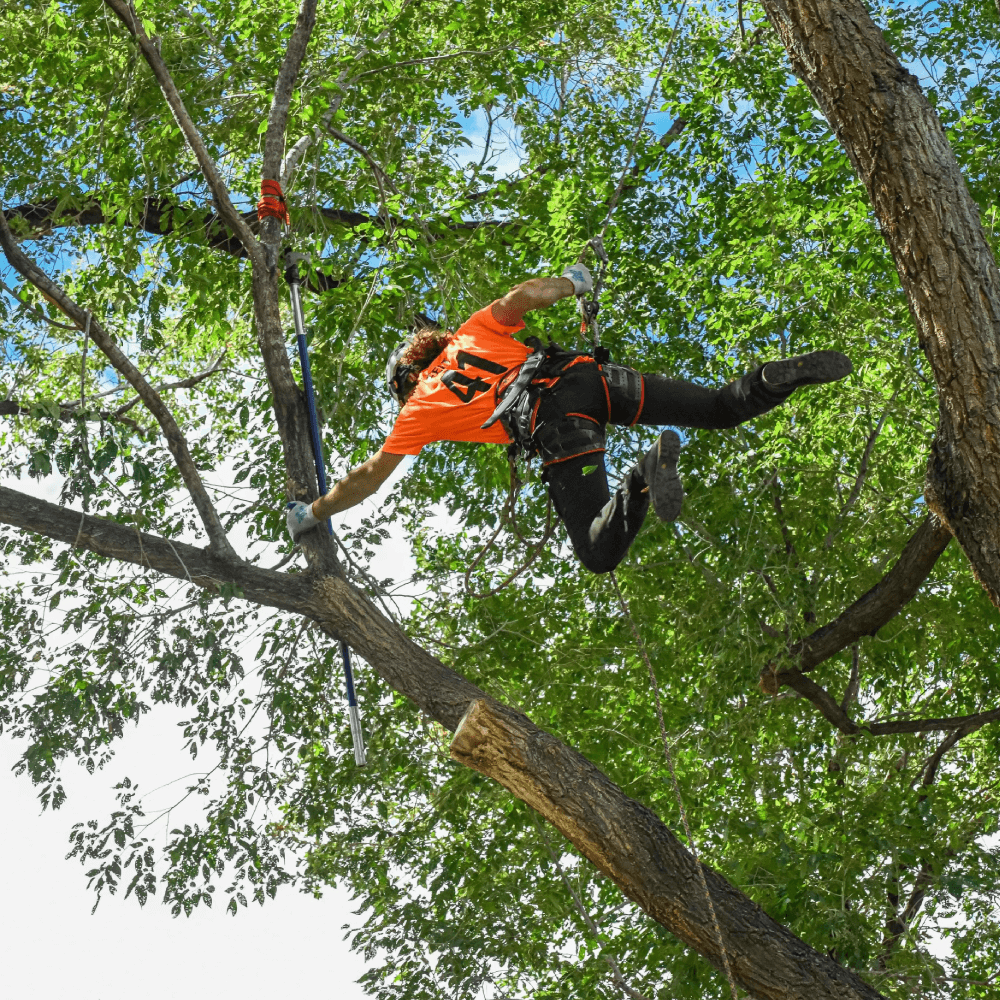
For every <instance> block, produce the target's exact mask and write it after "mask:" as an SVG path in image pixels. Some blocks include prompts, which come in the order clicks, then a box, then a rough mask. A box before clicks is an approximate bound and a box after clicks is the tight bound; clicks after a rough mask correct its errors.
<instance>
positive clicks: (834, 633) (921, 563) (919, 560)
mask: <svg viewBox="0 0 1000 1000" xmlns="http://www.w3.org/2000/svg"><path fill="white" fill-rule="evenodd" d="M950 539H951V532H950V531H949V530H948V529H947V528H946V527H945V526H944V525H943V524H942V523H941V521H940V519H939V518H938V517H937V516H935V515H934V514H928V515H927V517H925V518H924V520H923V522H922V523H921V525H920V527H919V528H918V529H917V530H916V532H915V533H914V535H913V537H912V538H911V539H910V540H909V541H908V542H907V543H906V547H905V548H904V549H903V553H902V555H901V556H900V557H899V559H898V560H897V561H896V564H895V565H894V566H893V567H892V569H891V570H889V572H888V573H887V574H886V575H885V576H884V577H883V578H882V579H881V580H880V581H879V582H878V583H876V584H875V586H874V587H872V588H871V589H870V590H869V591H868V592H867V593H865V594H863V595H862V596H861V597H859V598H858V599H857V600H856V601H855V602H854V603H853V604H852V605H851V606H850V607H848V608H847V609H846V610H845V611H844V612H842V613H841V614H840V615H839V616H838V617H837V618H836V619H834V621H832V622H830V623H829V624H828V625H824V626H822V627H821V628H818V629H816V631H815V632H813V633H812V634H811V635H808V636H806V637H805V638H804V639H800V640H799V641H798V642H796V643H793V644H792V645H791V646H789V647H788V651H787V653H786V654H785V657H787V659H788V660H790V661H791V663H793V664H795V667H796V668H797V670H796V672H799V673H801V672H804V671H809V670H813V669H814V668H815V667H817V666H819V664H820V663H822V662H823V661H824V660H828V659H829V658H830V657H831V656H834V655H836V654H837V653H839V652H840V651H841V650H842V649H845V648H846V647H847V646H850V645H851V643H853V642H857V640H858V639H860V638H861V637H862V636H864V635H874V634H875V633H876V632H877V631H878V630H879V629H880V628H881V627H882V626H883V625H885V624H886V623H887V622H889V621H891V620H892V618H894V617H895V616H896V615H897V614H898V613H899V612H900V610H901V609H902V608H903V607H904V606H905V605H906V604H907V603H908V602H909V601H910V600H912V599H913V596H914V595H915V594H916V592H917V590H918V589H919V588H920V585H921V584H922V583H923V582H924V580H925V579H927V575H928V574H929V573H930V571H931V569H933V567H934V563H935V562H937V559H938V557H939V556H940V555H941V553H942V552H944V550H945V548H946V547H947V545H948V542H949V540H950ZM785 657H782V659H783V660H784V658H785ZM791 676H792V671H791V669H790V668H781V669H779V665H778V664H777V663H770V664H768V666H766V667H765V668H764V669H763V670H762V671H761V687H762V688H763V689H764V691H765V692H767V693H768V694H776V693H777V691H778V689H779V688H780V687H781V685H782V684H789V683H790V679H789V678H791Z"/></svg>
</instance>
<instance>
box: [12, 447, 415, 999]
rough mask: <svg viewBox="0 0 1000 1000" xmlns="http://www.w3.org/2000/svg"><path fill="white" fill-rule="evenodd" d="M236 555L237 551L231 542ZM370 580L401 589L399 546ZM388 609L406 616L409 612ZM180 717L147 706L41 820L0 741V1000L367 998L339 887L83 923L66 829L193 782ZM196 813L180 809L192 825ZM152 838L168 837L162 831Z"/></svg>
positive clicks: (112, 912)
mask: <svg viewBox="0 0 1000 1000" xmlns="http://www.w3.org/2000/svg"><path fill="white" fill-rule="evenodd" d="M411 464H412V459H407V460H406V461H405V462H403V463H401V464H400V466H399V467H398V468H397V469H396V471H395V472H394V474H393V476H392V477H391V478H390V479H389V480H388V481H387V482H386V483H385V484H384V485H383V486H382V488H381V489H380V490H379V493H378V494H377V495H376V496H375V497H373V498H371V499H369V500H367V501H365V502H364V503H363V504H361V505H359V506H358V507H357V508H355V509H354V510H353V511H351V512H350V515H349V516H348V515H343V516H342V519H341V518H338V523H349V524H350V525H351V526H352V527H355V526H357V524H358V523H359V522H360V520H361V518H362V517H365V516H369V517H370V516H371V515H372V514H373V513H374V511H375V510H376V508H377V506H378V503H379V499H378V498H379V497H381V496H385V495H386V494H387V493H388V492H390V491H391V490H392V489H393V486H394V484H395V483H396V482H397V481H398V480H399V479H400V478H401V477H402V476H403V475H405V474H406V471H407V470H408V469H409V467H410V465H411ZM4 485H9V486H10V487H11V488H12V489H19V490H21V491H22V492H26V493H31V494H33V495H35V496H39V497H43V498H44V499H47V500H53V501H54V500H56V499H57V496H58V489H59V482H58V481H57V479H56V477H49V478H48V479H47V480H43V481H42V482H40V483H38V482H35V481H31V480H13V481H10V482H9V483H8V482H5V483H4ZM234 535H238V533H234ZM234 543H235V544H237V548H238V550H239V547H240V546H239V539H238V537H234ZM370 569H371V571H372V572H373V573H374V574H375V575H376V576H377V577H379V578H384V577H388V576H393V577H395V578H396V579H406V578H408V577H409V576H410V575H411V573H412V571H413V560H412V558H411V556H410V552H409V547H408V546H407V545H406V544H405V543H404V542H403V540H402V539H401V538H391V539H390V540H388V541H387V542H385V543H384V544H383V545H382V546H381V547H380V549H379V551H378V554H377V555H376V557H375V559H374V560H373V563H372V565H371V567H370ZM399 603H400V605H401V610H404V611H405V610H408V608H407V607H406V606H405V605H406V603H407V602H405V601H402V600H401V601H400V602H399ZM341 696H342V693H341ZM182 714H183V713H181V712H180V711H177V712H175V713H173V716H171V714H170V710H169V709H168V708H165V707H163V706H158V707H157V709H156V711H154V712H152V713H149V714H148V715H147V716H146V717H144V718H143V720H142V724H141V725H140V726H137V727H131V726H130V727H127V729H126V732H125V736H124V738H123V739H122V740H120V741H119V742H118V743H117V744H116V753H115V757H114V759H113V761H112V762H111V763H110V764H109V765H108V766H107V767H106V768H105V769H104V770H101V771H97V772H95V773H94V775H88V774H87V772H86V771H85V770H84V769H83V768H81V767H77V766H76V765H74V764H72V763H71V764H69V765H67V767H66V768H65V770H64V772H63V773H64V777H65V787H66V791H67V795H68V798H67V801H66V803H65V804H64V805H63V806H62V808H61V809H59V810H57V811H56V812H51V811H45V812H42V810H41V806H40V804H39V802H38V799H37V794H36V789H35V788H34V787H33V786H32V784H31V782H30V780H29V779H28V778H27V777H26V776H21V777H15V776H14V774H13V773H12V771H11V768H12V767H13V765H14V763H15V761H16V760H17V758H18V757H19V756H20V753H21V748H20V746H19V745H18V744H16V743H15V742H14V741H13V740H12V739H10V738H9V737H8V736H0V802H2V803H3V805H2V813H0V816H2V822H0V859H3V862H4V863H3V865H2V868H0V898H2V900H3V906H2V907H0V961H2V963H3V986H2V989H0V1000H6V998H7V997H11V998H13V997H23V998H30V1000H66V998H67V997H72V998H73V1000H135V997H136V996H137V995H139V996H141V997H142V1000H174V998H177V997H184V1000H210V998H211V1000H218V998H219V997H223V998H227V997H237V996H238V997H239V998H240V1000H274V997H275V996H293V997H306V996H308V997H310V998H311V1000H316V998H322V997H330V998H336V1000H361V998H363V997H365V996H366V994H365V993H364V991H363V990H362V989H361V987H360V986H358V985H357V983H356V980H357V979H358V977H359V976H360V975H361V974H362V973H363V972H364V971H365V962H364V960H363V958H362V957H361V956H360V955H358V954H355V953H352V952H351V951H350V947H349V945H348V943H347V942H346V941H344V931H343V929H342V928H343V925H345V924H350V925H352V926H357V925H358V924H359V923H360V918H359V917H357V916H355V914H354V913H353V908H354V907H353V905H352V903H351V900H350V895H349V893H348V891H347V890H346V889H343V888H337V889H330V890H328V891H327V892H326V894H325V895H324V897H323V898H322V899H318V900H317V899H313V898H312V897H311V896H306V895H303V894H302V893H300V892H298V891H297V890H296V889H295V888H294V887H289V886H283V887H281V888H280V889H279V890H278V894H277V897H276V898H275V899H274V900H268V902H267V903H265V905H264V906H263V907H260V906H257V905H256V904H251V905H250V907H249V908H247V909H241V910H240V911H239V913H238V914H237V915H236V916H235V917H234V916H231V915H230V914H228V913H226V912H224V911H223V910H221V909H212V910H207V909H204V908H202V907H199V908H198V909H196V910H195V911H194V913H193V914H192V915H191V916H190V917H177V918H174V917H172V916H171V915H170V909H169V907H166V906H163V905H162V904H161V903H160V902H159V899H158V898H157V899H156V900H155V901H153V902H150V903H148V904H147V905H146V906H145V907H143V908H140V907H139V904H138V903H137V902H136V900H135V899H134V898H133V897H130V898H128V899H124V898H122V896H121V895H119V896H108V895H105V896H104V897H103V898H102V900H101V903H100V905H99V906H98V908H97V911H96V913H94V914H91V912H90V911H91V908H92V907H93V905H94V899H95V896H94V893H93V892H92V891H91V890H88V889H87V879H86V868H84V866H82V865H81V864H80V863H79V861H77V860H76V859H71V860H67V859H66V854H67V852H68V851H69V847H70V845H69V834H70V830H71V828H72V826H73V824H74V823H78V822H85V821H87V820H89V819H97V820H100V821H104V822H106V820H107V817H108V816H109V815H110V813H111V811H112V810H113V809H114V808H115V799H114V793H113V791H112V788H113V786H114V785H115V784H116V783H117V782H118V781H120V780H121V778H122V777H124V776H126V775H127V776H129V777H131V778H133V779H135V780H137V781H138V782H139V784H140V788H141V789H148V790H150V791H151V792H152V790H153V789H155V788H157V786H159V785H161V784H164V783H167V782H176V780H177V779H178V778H183V776H185V775H187V774H189V773H190V772H191V771H192V763H191V758H190V756H188V755H187V754H186V753H184V752H183V750H182V741H181V738H180V733H179V731H178V730H177V728H176V724H177V722H179V721H180V720H181V718H182ZM363 719H364V706H362V720H363ZM203 769H204V764H203V763H201V764H200V765H199V770H203ZM182 784H183V782H180V783H178V784H175V785H173V786H168V787H165V788H162V789H160V791H159V792H158V793H155V795H154V796H152V799H151V801H152V802H153V803H161V804H164V805H165V804H169V803H170V800H169V798H164V796H167V797H169V796H174V797H175V798H176V797H179V796H178V795H177V793H176V789H177V788H178V787H180V785H182ZM199 807H200V803H195V802H193V801H192V802H191V803H190V811H189V817H190V818H191V819H194V817H195V816H196V815H197V810H198V808H199ZM185 819H186V817H185V816H184V815H183V812H182V811H178V812H175V813H173V814H172V815H171V824H170V825H171V826H176V825H177V823H179V822H184V821H185ZM102 825H103V823H102ZM159 829H162V830H163V831H164V832H165V831H166V827H165V826H163V825H161V827H160V828H159ZM126 884H127V883H126ZM122 892H124V890H122Z"/></svg>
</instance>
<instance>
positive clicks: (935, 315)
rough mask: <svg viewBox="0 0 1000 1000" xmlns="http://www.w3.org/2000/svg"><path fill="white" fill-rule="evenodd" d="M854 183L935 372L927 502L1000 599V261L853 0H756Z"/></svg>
mask: <svg viewBox="0 0 1000 1000" xmlns="http://www.w3.org/2000/svg"><path fill="white" fill-rule="evenodd" d="M763 6H764V10H765V12H766V13H767V16H768V17H769V18H770V20H771V23H772V24H773V25H774V26H775V28H776V29H777V31H778V34H779V36H780V37H781V40H782V42H783V44H784V46H785V48H786V49H787V51H788V54H789V56H790V58H791V63H792V69H793V71H794V72H795V73H796V75H798V76H799V77H800V78H801V79H802V80H803V81H804V82H805V83H806V85H807V86H808V87H809V89H810V91H811V92H812V94H813V96H814V97H815V99H816V102H817V104H818V105H819V107H820V109H821V110H822V112H823V114H824V115H825V116H826V119H827V121H828V122H829V123H830V125H831V127H832V128H833V130H834V132H835V133H836V135H837V138H838V139H839V140H840V143H841V145H842V146H843V147H844V149H845V151H846V152H847V155H848V156H849V157H850V160H851V163H852V164H853V166H854V169H855V171H856V172H857V175H858V177H859V178H860V179H861V181H862V182H863V183H864V185H865V187H866V189H867V191H868V195H869V197H870V199H871V203H872V206H873V208H874V210H875V214H876V216H877V217H878V220H879V224H880V227H881V230H882V233H883V235H884V237H885V240H886V243H887V244H888V246H889V249H890V251H891V252H892V256H893V259H894V260H895V263H896V269H897V270H898V272H899V277H900V282H901V284H902V287H903V289H904V291H905V292H906V296H907V300H908V302H909V305H910V310H911V312H912V314H913V317H914V320H915V322H916V326H917V330H918V332H919V335H920V344H921V347H922V348H923V349H924V351H926V353H927V356H928V359H929V360H930V363H931V366H932V368H933V370H934V377H935V379H936V381H937V385H938V392H939V400H940V423H939V425H938V431H937V435H936V437H935V440H934V443H933V445H932V447H931V455H930V459H929V461H928V465H927V478H926V482H925V496H926V499H927V505H928V507H930V509H931V510H933V511H935V512H936V513H937V514H938V515H939V516H940V517H941V518H942V520H943V521H944V522H945V523H946V524H947V525H948V527H949V528H950V529H951V531H952V532H953V533H954V535H955V537H956V538H957V539H958V541H959V544H960V545H961V546H962V549H963V550H964V551H965V553H966V555H967V556H968V558H969V561H970V563H971V564H972V568H973V572H974V573H975V575H976V577H977V579H979V581H980V582H981V583H982V584H983V586H984V587H985V589H986V591H987V593H988V594H989V596H990V600H991V601H993V603H994V604H995V605H997V606H1000V448H998V447H997V442H998V441H1000V270H998V268H997V265H996V262H995V261H994V259H993V254H992V252H991V250H990V247H989V244H988V243H987V240H986V237H985V234H984V233H983V227H982V223H981V220H980V214H979V209H978V207H977V206H976V204H975V202H974V201H973V200H972V197H971V196H970V194H969V191H968V188H967V187H966V184H965V179H964V178H963V176H962V171H961V169H960V167H959V165H958V162H957V160H956V159H955V154H954V153H953V151H952V149H951V147H950V146H949V144H948V138H947V136H946V135H945V131H944V129H943V128H942V126H941V122H940V121H939V119H938V117H937V115H936V114H935V112H934V109H933V108H932V107H931V106H930V104H929V102H928V101H927V99H926V98H925V96H924V94H923V93H922V91H921V89H920V85H919V82H918V81H917V79H916V77H914V76H913V75H912V74H911V73H909V72H907V70H905V69H904V68H903V67H902V66H901V65H900V63H899V60H898V59H897V58H896V56H895V55H894V53H893V52H891V51H890V49H889V47H888V46H887V45H886V42H885V38H884V37H883V35H882V32H881V31H879V29H878V28H877V26H876V25H875V24H874V23H873V21H872V19H871V17H870V16H869V13H868V10H867V9H866V8H865V6H864V4H863V3H862V2H861V0H763Z"/></svg>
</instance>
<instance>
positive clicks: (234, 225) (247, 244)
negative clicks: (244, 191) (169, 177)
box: [104, 0, 261, 261]
mask: <svg viewBox="0 0 1000 1000" xmlns="http://www.w3.org/2000/svg"><path fill="white" fill-rule="evenodd" d="M104 2H105V4H107V6H108V7H109V8H110V9H111V10H112V11H113V12H114V14H115V16H116V17H117V18H118V20H120V21H121V23H122V24H123V25H125V28H126V30H127V31H128V32H129V34H131V35H132V37H133V38H134V39H135V40H136V42H137V43H138V45H139V50H140V51H141V52H142V54H143V57H144V58H145V60H146V62H147V63H148V64H149V68H150V69H151V70H152V71H153V76H154V77H156V82H157V83H158V84H159V85H160V90H162V91H163V96H164V97H165V98H166V101H167V104H168V106H169V107H170V110H171V112H172V113H173V116H174V119H175V120H176V122H177V124H178V126H179V127H180V130H181V132H182V133H183V135H184V138H185V139H186V140H187V144H188V145H189V146H190V147H191V151H192V152H193V153H194V155H195V159H196V160H197V161H198V166H199V167H200V168H201V173H202V176H203V177H204V178H205V182H206V183H207V184H208V188H209V190H210V191H211V192H212V199H213V201H214V202H215V208H216V211H217V212H218V213H219V215H220V216H221V218H222V220H223V222H224V223H225V224H226V226H227V227H228V228H229V230H230V231H231V232H233V233H234V234H235V236H236V238H237V239H238V240H239V241H240V243H241V244H242V245H243V249H244V250H245V251H246V254H247V256H248V257H249V258H250V259H251V260H254V261H255V260H256V258H257V257H258V256H260V254H261V250H260V245H259V244H258V242H257V239H256V237H255V236H254V234H253V233H252V232H251V230H250V227H249V226H248V225H247V224H246V221H245V220H244V218H243V216H242V215H240V213H239V212H237V211H236V208H235V207H234V205H233V202H232V199H231V198H230V197H229V191H228V190H227V188H226V182H225V181H224V180H223V179H222V175H221V174H220V173H219V171H218V169H217V168H216V166H215V161H214V160H213V159H212V157H211V155H210V154H209V152H208V149H207V148H206V147H205V143H204V141H203V140H202V138H201V135H200V133H199V132H198V129H197V128H196V127H195V124H194V122H193V121H192V120H191V116H190V115H189V114H188V112H187V109H186V108H185V107H184V101H183V100H182V99H181V95H180V94H179V93H178V91H177V87H176V86H175V85H174V81H173V78H172V77H171V76H170V71H169V70H168V69H167V64H166V63H165V62H164V61H163V57H162V56H161V55H160V49H159V46H158V45H157V44H156V43H155V42H154V41H153V40H151V39H150V38H149V36H148V35H147V34H146V29H145V28H144V27H143V24H142V19H141V18H140V17H139V16H138V15H137V14H136V12H135V9H134V8H133V7H132V4H131V3H130V2H125V0H104Z"/></svg>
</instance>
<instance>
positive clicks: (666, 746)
mask: <svg viewBox="0 0 1000 1000" xmlns="http://www.w3.org/2000/svg"><path fill="white" fill-rule="evenodd" d="M609 576H610V577H611V584H612V586H613V587H614V588H615V594H616V595H617V597H618V604H619V606H620V607H621V609H622V614H623V615H624V616H625V617H626V618H627V619H628V623H629V625H630V626H631V627H632V635H633V636H634V637H635V643H636V646H638V648H639V652H640V653H641V654H642V658H643V660H645V662H646V669H647V670H648V671H649V683H650V684H651V685H652V687H653V697H654V698H655V699H656V717H657V719H658V720H659V722H660V738H661V739H662V740H663V756H664V757H666V759H667V769H668V770H669V771H670V781H671V783H672V784H673V786H674V796H675V797H676V799H677V808H678V809H679V810H680V814H681V822H682V823H683V824H684V834H685V836H686V837H687V839H688V847H689V849H690V851H691V855H692V857H693V858H694V864H695V867H696V868H697V869H698V879H699V881H700V882H701V888H702V891H703V892H704V893H705V902H707V903H708V912H709V914H711V917H712V927H713V928H714V929H715V937H716V940H717V941H718V943H719V953H720V954H721V956H722V968H723V970H724V971H725V973H726V978H727V979H728V980H729V988H730V990H731V991H732V994H733V1000H739V995H738V993H737V988H736V980H735V979H734V978H733V970H732V968H730V965H729V955H728V953H727V952H726V945H725V943H724V942H723V940H722V928H721V927H720V926H719V918H718V916H717V915H716V912H715V904H714V903H713V902H712V894H711V892H709V889H708V879H707V878H706V877H705V869H704V867H703V865H702V863H701V861H700V860H699V858H698V849H697V848H696V847H695V843H694V837H692V836H691V824H690V823H689V822H688V815H687V810H686V809H685V808H684V798H683V796H682V795H681V786H680V783H679V782H678V781H677V771H676V770H675V769H674V755H673V753H672V752H671V750H670V741H669V740H668V739H667V727H666V724H665V723H664V721H663V703H662V701H661V700H660V685H659V683H658V682H657V680H656V671H654V670H653V663H652V660H650V658H649V653H648V652H647V650H646V644H645V643H644V642H643V641H642V636H641V635H640V634H639V628H638V626H637V625H636V624H635V619H634V618H633V617H632V612H631V611H630V610H629V606H628V604H627V603H626V601H625V598H624V596H623V595H622V592H621V588H620V587H619V586H618V578H617V577H616V576H615V571H614V570H612V571H611V573H610V574H609Z"/></svg>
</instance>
